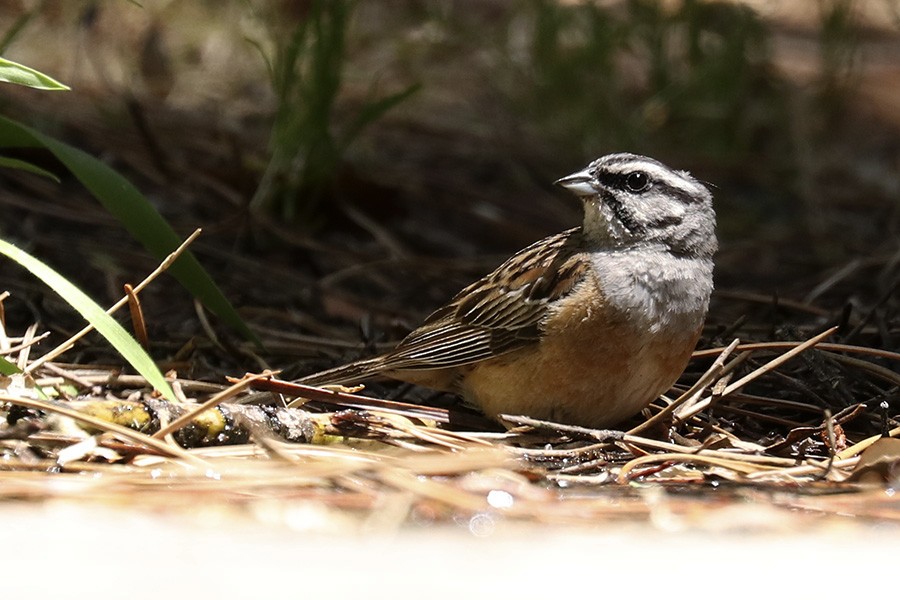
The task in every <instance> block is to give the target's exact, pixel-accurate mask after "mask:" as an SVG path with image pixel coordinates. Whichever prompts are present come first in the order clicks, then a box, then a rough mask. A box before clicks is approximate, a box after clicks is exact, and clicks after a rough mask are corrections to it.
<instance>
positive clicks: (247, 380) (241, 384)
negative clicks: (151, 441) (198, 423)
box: [151, 371, 273, 440]
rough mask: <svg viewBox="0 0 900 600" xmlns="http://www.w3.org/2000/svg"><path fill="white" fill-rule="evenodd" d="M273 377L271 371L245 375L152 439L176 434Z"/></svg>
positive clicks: (173, 422)
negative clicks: (211, 410) (256, 383)
mask: <svg viewBox="0 0 900 600" xmlns="http://www.w3.org/2000/svg"><path fill="white" fill-rule="evenodd" d="M272 375H273V373H272V372H269V371H267V372H265V373H260V374H257V375H245V376H244V377H243V378H242V379H241V380H240V381H238V382H237V383H235V384H234V385H232V386H231V387H229V388H226V389H224V390H222V391H221V392H219V393H218V394H216V395H215V396H213V397H212V398H210V399H209V400H207V401H206V402H204V403H202V404H200V405H198V406H197V407H196V408H194V409H192V410H189V411H187V412H185V413H184V414H183V415H181V416H180V417H178V418H177V419H175V420H174V421H172V422H171V423H169V424H168V425H167V426H165V427H163V428H161V429H160V430H159V431H157V432H156V433H154V434H153V435H152V436H151V437H153V438H155V439H158V440H161V439H163V438H165V437H166V436H167V435H169V434H170V433H174V432H176V431H178V430H179V429H181V428H182V427H184V426H185V425H187V424H188V423H190V422H191V421H193V420H194V418H195V417H196V416H197V415H199V414H202V413H204V412H206V411H208V410H210V409H212V408H215V407H216V406H218V405H219V404H222V403H223V402H225V401H226V400H228V399H229V398H233V397H234V396H236V395H237V394H238V393H239V392H241V391H243V390H244V389H246V388H247V387H248V386H250V385H251V384H252V383H253V382H254V381H257V380H259V379H265V378H268V377H271V376H272Z"/></svg>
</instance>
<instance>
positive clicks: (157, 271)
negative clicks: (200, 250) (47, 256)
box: [24, 229, 201, 373]
mask: <svg viewBox="0 0 900 600" xmlns="http://www.w3.org/2000/svg"><path fill="white" fill-rule="evenodd" d="M200 231H201V230H200V229H196V230H195V231H194V233H192V234H191V235H190V236H188V238H187V239H186V240H184V242H182V243H181V245H180V246H178V248H176V249H175V251H174V252H172V253H171V254H169V255H168V256H167V257H166V259H165V260H164V261H162V262H161V263H160V264H159V266H158V267H156V269H154V270H153V272H152V273H150V274H149V275H148V276H147V277H146V278H144V280H143V281H142V282H140V283H139V284H138V285H136V286H135V287H134V293H136V294H137V293H139V292H140V291H141V290H143V289H144V288H145V287H147V286H148V285H149V284H150V283H151V282H152V281H153V280H154V279H156V278H157V277H159V275H160V274H162V273H163V271H165V270H166V269H168V268H169V267H170V266H172V263H173V262H175V260H176V259H177V258H178V257H179V256H181V254H182V253H183V252H184V251H185V250H186V249H187V247H188V246H189V245H190V244H191V242H193V241H194V240H195V239H197V236H198V235H200ZM127 303H128V296H124V297H122V299H121V300H119V301H118V302H116V303H115V304H113V305H112V306H111V307H110V308H109V309H108V310H107V311H106V314H108V315H111V314H113V313H114V312H116V311H117V310H119V309H120V308H122V307H123V306H125V304H127ZM93 330H94V326H93V325H90V324H88V325H87V326H86V327H85V328H84V329H82V330H81V331H79V332H78V333H76V334H75V335H73V336H72V337H70V338H69V339H68V340H66V341H65V342H63V343H62V344H60V345H59V346H57V347H56V348H54V349H53V350H51V351H50V352H48V353H47V354H45V355H44V356H41V357H40V358H38V359H35V360H34V362H32V363H31V364H30V365H28V366H27V367H25V369H24V371H25V372H26V373H31V372H32V371H34V370H35V369H37V368H38V367H39V366H41V365H42V364H44V363H45V362H47V361H50V360H53V359H55V358H56V357H57V356H59V355H61V354H63V353H65V352H68V350H69V348H71V347H72V346H73V345H74V344H75V342H77V341H78V340H80V339H81V338H83V337H84V336H86V335H87V334H89V333H90V332H91V331H93Z"/></svg>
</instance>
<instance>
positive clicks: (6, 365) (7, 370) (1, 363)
mask: <svg viewBox="0 0 900 600" xmlns="http://www.w3.org/2000/svg"><path fill="white" fill-rule="evenodd" d="M21 372H22V369H20V368H19V367H17V366H16V365H14V364H12V363H11V362H9V361H8V360H6V359H5V358H3V357H2V356H0V375H7V376H9V375H15V374H16V373H21Z"/></svg>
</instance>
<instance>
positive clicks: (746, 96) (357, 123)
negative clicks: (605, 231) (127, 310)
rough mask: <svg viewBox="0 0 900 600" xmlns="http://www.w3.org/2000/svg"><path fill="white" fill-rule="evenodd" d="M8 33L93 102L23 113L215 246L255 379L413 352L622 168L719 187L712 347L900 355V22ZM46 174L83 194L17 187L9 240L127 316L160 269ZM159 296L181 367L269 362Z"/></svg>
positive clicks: (449, 10)
mask: <svg viewBox="0 0 900 600" xmlns="http://www.w3.org/2000/svg"><path fill="white" fill-rule="evenodd" d="M0 24H2V25H0V35H2V36H3V37H2V39H0V43H2V46H0V50H2V55H3V56H4V57H5V58H7V59H10V60H14V61H16V62H20V63H23V64H26V65H28V66H31V67H33V68H36V69H38V70H40V71H42V72H44V73H47V74H49V75H52V76H53V77H55V78H56V79H59V80H60V81H62V82H64V83H66V84H67V85H69V86H71V88H72V91H69V92H52V93H51V92H41V91H36V90H30V89H25V88H18V87H15V86H9V85H4V86H3V94H2V96H0V114H3V115H5V116H7V117H10V118H14V119H17V120H19V121H21V122H23V123H26V124H29V125H31V126H33V127H35V128H37V129H38V130H40V131H42V132H45V133H48V134H50V135H52V136H55V137H57V138H58V139H61V140H63V141H65V142H67V143H69V144H72V145H74V146H76V147H78V148H81V149H83V150H85V151H86V152H88V153H90V154H92V155H94V156H97V157H99V158H101V159H102V160H104V161H105V162H106V163H107V164H109V165H110V166H112V167H114V168H115V169H117V170H118V171H119V172H121V173H122V174H124V175H125V176H126V177H128V178H129V179H130V180H131V181H132V182H133V183H134V184H135V185H136V186H137V187H138V188H139V189H140V190H141V191H142V192H143V193H144V194H146V195H147V196H148V198H149V199H150V200H151V201H152V202H153V203H154V205H155V206H156V207H157V209H158V210H159V211H160V212H161V213H162V214H163V215H164V216H165V218H166V219H167V220H169V222H170V223H172V225H173V226H174V227H175V229H176V230H177V231H178V232H179V233H180V234H182V235H185V236H186V235H187V234H188V233H190V232H191V231H192V230H193V229H194V228H196V227H203V229H204V234H203V235H202V236H201V238H200V239H199V241H198V242H197V243H196V244H195V245H194V246H193V247H192V248H193V250H194V252H195V253H196V254H197V256H198V258H199V259H200V261H201V262H202V263H203V265H204V266H205V267H206V268H207V269H209V270H210V272H211V273H212V275H213V277H214V278H215V279H216V281H218V282H219V284H220V285H221V286H222V287H223V289H224V291H225V293H226V296H228V297H229V298H230V299H231V301H232V302H233V303H234V304H235V305H236V306H237V307H238V309H239V311H240V312H241V314H242V316H243V317H244V318H245V319H247V321H248V322H249V323H250V325H251V327H253V329H254V330H255V331H257V332H258V333H259V335H260V336H261V337H262V338H263V339H264V341H265V342H266V344H267V349H268V354H265V355H262V356H259V355H254V356H253V357H252V360H253V361H256V363H258V364H259V365H269V366H277V367H286V368H287V369H288V372H287V374H288V375H292V374H293V375H297V374H301V373H303V372H308V371H310V370H312V369H314V368H319V367H324V366H328V365H330V364H334V363H335V362H339V361H341V360H346V359H348V358H355V357H356V356H359V355H361V354H365V353H368V352H371V351H373V350H375V349H377V348H380V347H384V346H389V345H390V344H391V343H392V342H393V341H395V340H397V339H399V338H400V337H402V335H403V334H404V333H405V332H406V331H408V330H409V329H410V328H411V327H413V326H415V324H416V323H417V322H418V320H419V319H421V318H422V317H423V316H425V315H426V314H428V312H429V311H430V310H431V309H433V308H435V307H437V306H438V305H439V304H440V303H442V302H444V301H446V300H447V299H448V298H449V297H450V296H451V295H452V294H453V293H454V292H455V291H456V290H457V289H459V287H461V286H462V285H464V284H466V283H468V282H469V281H471V280H472V279H473V278H475V277H477V276H479V275H481V274H483V273H485V272H487V271H488V270H490V269H492V268H493V267H494V266H496V265H497V264H498V263H499V262H500V261H501V260H502V259H503V258H505V257H506V256H507V255H509V254H510V253H512V252H513V251H515V250H517V249H519V248H521V247H523V246H525V245H527V244H529V243H531V242H532V241H535V240H537V239H539V238H540V237H543V236H545V235H548V234H551V233H555V232H558V231H561V230H562V229H565V228H568V227H571V226H574V225H576V224H578V223H579V221H580V218H581V214H580V213H581V207H580V205H579V202H578V201H577V200H576V199H575V198H574V197H569V196H567V195H566V194H565V193H564V192H563V191H561V190H557V189H554V188H553V186H552V183H551V182H552V181H554V180H555V179H557V178H559V177H561V176H563V175H566V174H568V173H570V172H573V171H574V170H576V169H579V168H581V167H582V166H584V165H585V164H586V163H587V162H589V161H590V160H592V159H593V158H595V157H597V156H600V155H602V154H604V153H607V152H613V151H631V152H638V153H644V154H649V155H651V156H654V157H656V158H658V159H659V160H661V161H663V162H665V163H667V164H669V165H670V166H672V167H676V168H680V169H687V170H689V171H691V172H692V173H693V174H694V175H695V176H697V177H698V178H700V179H702V180H704V181H707V182H709V183H710V185H711V186H713V190H714V195H715V199H716V208H717V212H718V217H719V237H720V240H721V252H720V253H719V255H718V257H717V272H716V280H717V293H716V296H715V298H714V303H713V307H712V311H711V316H710V323H709V325H708V327H707V332H706V334H705V336H704V343H705V344H707V345H710V344H714V343H716V342H717V341H721V340H722V339H725V338H726V337H727V336H729V335H734V334H735V332H738V333H739V334H740V335H741V337H742V339H773V338H774V339H779V338H781V339H797V338H798V337H800V335H801V332H802V333H803V334H805V333H808V332H809V331H811V330H813V329H816V328H821V327H823V326H825V325H826V324H828V323H832V322H844V323H845V324H848V325H849V326H850V327H849V329H851V330H852V331H854V332H855V334H856V335H857V336H861V335H864V336H866V337H865V342H866V343H868V344H871V345H874V346H879V347H884V348H889V349H890V348H892V349H895V350H896V349H897V347H898V346H897V339H898V333H900V325H898V323H900V311H898V308H897V307H898V301H897V294H896V291H897V287H898V280H900V277H898V272H900V266H898V265H900V235H898V228H900V135H898V133H900V2H897V1H896V0H858V1H853V0H801V1H798V2H778V1H774V0H745V1H740V0H731V1H701V0H668V1H663V0H658V1H654V0H603V1H596V2H574V1H563V0H455V1H426V0H421V1H411V0H407V1H402V2H401V1H390V2H388V1H376V0H370V1H367V2H350V1H345V0H333V1H329V2H317V1H299V0H298V1H278V2H275V1H272V2H263V1H256V0H245V1H238V0H234V1H230V2H221V1H206V2H201V1H194V2H174V1H163V0H145V1H143V2H141V4H140V5H137V4H136V3H130V2H124V1H112V0H109V1H104V2H99V1H86V0H85V1H82V0H77V1H68V2H58V1H27V0H0ZM24 155H25V156H26V157H27V158H29V160H33V161H37V162H38V163H40V164H42V165H43V166H45V167H46V168H48V169H50V170H52V171H54V172H57V173H58V174H59V175H60V176H61V178H62V181H61V183H59V184H57V183H54V182H51V181H48V180H46V179H41V178H38V177H34V176H32V175H29V174H23V173H19V172H11V171H7V170H4V171H0V207H2V215H3V218H2V220H0V236H2V237H3V238H4V239H8V240H10V241H14V242H16V243H18V244H20V245H22V246H23V247H25V248H26V249H27V250H29V251H30V252H32V253H33V254H35V255H37V256H39V257H41V258H42V259H44V260H46V261H47V262H49V263H50V264H52V265H53V266H55V267H56V268H57V269H59V270H61V271H62V272H63V273H64V274H65V275H67V276H69V277H71V278H72V279H73V280H74V281H75V282H76V283H78V284H79V285H81V286H82V287H84V288H85V289H87V290H89V291H90V292H91V293H92V295H93V296H94V297H95V298H96V299H97V300H98V301H100V302H101V303H102V304H109V303H112V302H113V301H114V300H115V299H118V298H119V297H120V295H121V289H122V284H123V283H125V282H132V283H134V282H135V281H136V280H140V279H141V278H142V277H143V275H144V274H145V273H146V272H148V271H150V270H152V269H153V267H154V266H155V264H156V260H155V259H152V258H150V257H149V256H148V255H147V253H146V252H145V251H144V250H143V249H141V248H140V246H139V245H138V244H137V243H136V242H134V241H133V240H131V238H130V237H129V236H128V235H127V234H126V233H125V232H124V231H123V230H122V228H121V226H119V224H118V223H117V222H116V221H115V220H114V219H112V218H111V217H110V216H109V215H108V214H107V213H105V212H104V210H103V209H102V208H101V207H100V206H99V204H97V203H96V201H94V200H93V199H92V198H91V197H90V196H89V195H88V194H87V193H86V192H85V191H84V190H83V188H81V187H80V185H79V184H78V182H77V181H76V180H75V179H74V178H72V177H71V176H68V175H66V173H65V171H64V170H63V169H61V168H60V167H59V165H58V164H56V163H54V162H53V160H52V159H50V158H49V157H48V156H44V155H43V154H41V153H40V152H37V151H27V152H25V153H24ZM0 287H2V288H3V289H5V290H9V291H11V292H13V295H12V297H11V298H10V299H9V300H7V301H6V313H7V319H10V320H11V322H12V323H13V324H18V325H17V326H19V327H25V326H27V325H29V324H31V323H32V322H34V321H35V320H38V321H41V322H42V323H43V324H44V326H45V327H47V328H49V329H50V330H61V332H65V331H67V330H69V329H71V328H74V326H75V322H74V321H73V317H71V316H67V315H69V313H70V311H69V309H68V308H67V307H66V306H65V305H64V304H63V303H62V302H61V301H60V300H58V299H56V298H54V297H53V296H52V295H50V294H47V293H46V292H45V291H43V290H42V287H41V285H40V284H38V283H36V282H34V281H32V280H30V279H29V278H28V276H27V275H24V274H22V273H21V272H20V271H19V270H18V269H14V268H13V267H12V266H10V265H9V264H6V263H4V264H0ZM143 298H144V308H145V311H146V312H147V315H148V317H147V318H148V322H149V325H150V328H151V339H152V340H153V344H154V350H153V351H154V354H155V356H157V357H158V358H167V359H170V360H172V361H173V362H177V361H179V360H180V361H183V362H182V363H181V369H182V370H187V371H188V373H187V375H191V374H194V375H197V376H202V375H203V374H208V373H209V372H210V371H211V370H212V371H218V370H220V369H222V368H223V367H225V368H228V369H236V368H240V369H249V368H255V367H256V366H257V364H255V363H253V362H250V364H248V354H247V353H248V352H249V350H247V349H246V348H237V346H238V345H239V344H238V342H239V338H238V336H236V335H234V334H232V333H230V332H229V331H228V330H227V329H225V328H223V327H221V326H219V325H218V324H217V323H216V322H215V320H214V319H213V320H212V324H211V325H209V326H207V325H205V323H204V318H202V317H204V315H203V314H202V313H201V312H199V311H198V309H195V307H194V305H193V304H192V302H191V299H190V297H189V296H188V295H187V294H186V293H185V292H184V291H183V290H181V288H179V287H178V286H177V285H176V284H175V283H174V281H172V280H165V282H164V283H157V284H155V285H154V286H153V287H152V288H151V289H149V290H148V291H147V292H145V293H144V296H143ZM212 332H215V333H212ZM860 339H861V338H860ZM213 341H214V342H215V344H213V343H212V342H213ZM231 342H233V343H234V346H229V343H231ZM212 346H215V349H217V350H218V349H222V348H223V347H226V348H227V349H228V351H227V352H215V351H211V350H210V348H212ZM204 348H205V349H206V350H204ZM84 352H85V353H86V356H92V353H93V352H96V350H95V349H90V348H86V349H85V350H84Z"/></svg>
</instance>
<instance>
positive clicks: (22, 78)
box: [0, 58, 71, 90]
mask: <svg viewBox="0 0 900 600" xmlns="http://www.w3.org/2000/svg"><path fill="white" fill-rule="evenodd" d="M0 81H5V82H7V83H15V84H16V85H24V86H28V87H31V88H35V89H38V90H69V89H71V88H70V87H69V86H67V85H65V84H62V83H60V82H58V81H57V80H55V79H53V78H52V77H50V76H49V75H44V74H43V73H41V72H40V71H35V70H34V69H32V68H31V67H26V66H25V65H20V64H19V63H15V62H13V61H11V60H6V59H5V58H0Z"/></svg>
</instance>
